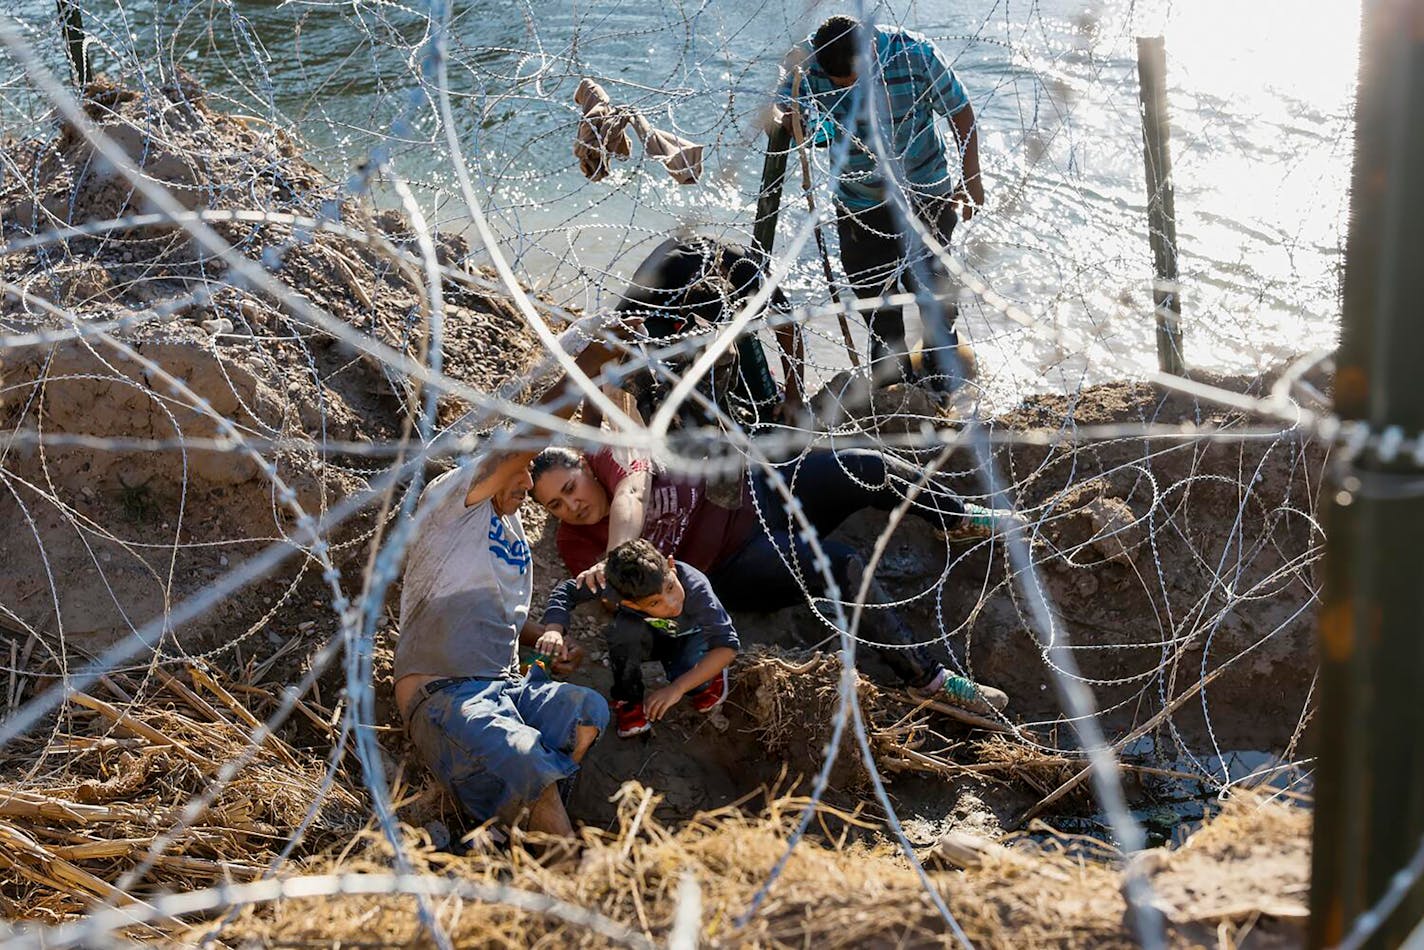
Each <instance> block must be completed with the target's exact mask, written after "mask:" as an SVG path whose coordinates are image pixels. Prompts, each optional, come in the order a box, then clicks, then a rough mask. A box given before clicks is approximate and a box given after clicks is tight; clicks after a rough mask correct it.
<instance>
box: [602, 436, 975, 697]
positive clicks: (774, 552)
mask: <svg viewBox="0 0 1424 950" xmlns="http://www.w3.org/2000/svg"><path fill="white" fill-rule="evenodd" d="M779 468H780V470H781V474H782V477H783V478H785V479H786V481H787V482H788V483H789V484H790V486H791V492H792V494H793V495H794V496H795V497H796V499H797V500H798V501H800V502H801V506H802V508H803V510H804V511H805V513H806V519H807V520H808V521H809V522H810V523H811V525H812V526H813V527H814V528H815V529H816V534H817V535H818V536H819V538H820V543H821V549H822V550H823V551H824V552H825V554H826V557H827V558H828V559H829V561H830V573H831V576H832V577H833V578H835V581H836V584H837V585H838V586H839V587H840V590H841V599H842V600H847V601H848V600H853V599H854V598H855V595H856V593H857V592H858V591H859V590H860V585H861V579H862V577H863V576H864V572H865V560H864V559H863V558H862V557H861V556H860V554H859V553H858V552H857V551H856V550H855V549H854V548H852V547H850V545H848V544H845V543H843V542H840V541H832V540H829V539H827V538H826V535H828V534H830V533H831V532H832V531H834V530H835V529H836V528H838V527H839V526H840V525H841V523H842V522H844V521H845V520H846V519H847V518H849V517H850V516H851V515H853V514H855V513H856V512H858V511H862V510H864V509H866V508H875V509H877V510H879V511H890V510H892V509H893V508H895V507H896V506H897V505H899V504H900V502H901V501H902V500H903V494H902V492H903V489H904V486H903V485H902V486H901V487H900V490H898V491H897V490H896V487H895V483H894V482H893V481H892V476H895V477H898V478H901V479H907V480H909V481H910V482H911V483H914V482H915V481H917V480H918V479H919V473H918V472H917V471H916V470H915V469H914V468H912V467H910V466H909V465H906V464H905V463H903V462H901V461H899V460H898V459H894V458H891V457H889V456H887V455H884V454H883V453H880V452H876V451H874V450H872V449H846V450H842V451H835V450H832V449H822V450H818V451H815V452H810V453H808V454H807V455H806V456H805V457H804V458H801V459H796V460H794V461H790V462H787V463H785V464H783V465H781V466H779ZM752 491H754V492H755V493H756V499H757V504H758V507H759V509H760V511H761V513H762V516H763V519H764V520H765V525H764V526H763V527H761V529H760V530H758V532H757V533H756V534H755V535H754V536H753V537H752V539H751V540H750V541H748V542H747V544H746V546H745V547H743V548H742V549H741V550H740V551H738V552H737V553H736V554H735V555H733V556H732V557H731V558H729V559H727V561H725V562H724V563H723V564H721V565H719V566H718V568H717V570H716V571H714V572H713V573H712V574H711V575H710V578H709V579H710V580H711V582H712V587H713V589H714V590H716V591H717V596H718V597H720V598H721V600H722V603H723V604H724V605H725V606H727V607H729V608H731V609H734V610H761V611H770V610H779V609H781V608H783V607H790V606H792V605H794V604H800V603H804V602H805V597H806V592H810V593H811V594H812V595H813V596H822V595H824V594H825V592H826V583H825V578H824V577H823V576H822V574H821V572H820V571H819V570H817V569H816V567H815V563H816V562H815V558H814V557H813V556H812V554H811V548H810V545H808V544H807V543H806V542H805V541H804V540H802V538H801V537H800V531H801V529H800V527H799V526H798V525H793V524H792V522H791V519H790V516H789V515H788V514H787V512H786V507H785V504H784V502H783V501H782V499H781V496H780V495H779V494H777V493H776V492H775V491H774V490H773V489H771V488H770V487H769V486H768V485H767V484H766V481H765V476H762V475H758V476H756V477H754V478H753V480H752ZM748 503H750V502H748ZM910 511H911V512H912V513H913V514H914V515H916V516H917V517H919V518H921V519H923V520H924V521H926V522H928V523H929V524H931V525H933V526H934V527H936V528H942V527H946V528H953V527H955V526H956V525H957V524H958V522H959V519H961V518H962V517H963V516H964V507H963V506H962V505H961V504H960V502H959V499H958V498H956V497H955V496H954V495H953V494H951V493H949V492H948V491H947V490H945V489H944V488H943V487H942V486H938V485H933V484H932V485H930V486H927V487H926V488H924V489H922V490H921V492H920V494H919V495H917V496H916V499H915V505H914V506H913V507H912V508H911V509H910ZM803 584H804V588H803ZM888 599H889V598H887V597H886V596H885V592H884V590H883V589H882V588H881V587H880V585H879V584H878V583H876V582H874V581H872V582H871V584H870V588H869V590H868V593H867V597H866V603H867V604H875V603H884V602H885V601H886V600H888ZM860 630H861V633H860V636H861V638H862V639H864V640H866V641H867V644H866V645H867V646H868V647H869V648H870V649H872V650H874V651H875V652H876V653H877V654H878V655H879V656H880V658H881V659H883V660H884V661H885V663H886V665H888V666H889V667H890V669H891V670H892V671H894V673H895V674H896V676H898V677H899V678H900V679H901V680H902V681H903V682H904V683H905V684H907V685H910V686H921V685H923V684H925V683H926V682H928V681H929V680H930V679H931V678H932V677H933V676H934V675H935V674H936V673H937V672H938V671H939V666H940V664H939V662H938V661H937V660H935V658H934V657H933V656H932V655H931V654H930V652H929V651H928V650H926V649H925V648H924V647H922V646H911V644H913V643H914V641H916V640H921V639H924V638H923V637H917V636H916V635H915V634H914V632H913V631H912V630H910V628H909V627H908V626H907V625H906V624H905V622H904V620H903V619H901V617H900V615H899V614H898V613H896V612H895V610H894V609H892V608H870V607H867V608H866V609H865V610H864V612H863V613H862V615H861V628H860ZM614 698H615V699H616V698H617V697H616V696H615V697H614Z"/></svg>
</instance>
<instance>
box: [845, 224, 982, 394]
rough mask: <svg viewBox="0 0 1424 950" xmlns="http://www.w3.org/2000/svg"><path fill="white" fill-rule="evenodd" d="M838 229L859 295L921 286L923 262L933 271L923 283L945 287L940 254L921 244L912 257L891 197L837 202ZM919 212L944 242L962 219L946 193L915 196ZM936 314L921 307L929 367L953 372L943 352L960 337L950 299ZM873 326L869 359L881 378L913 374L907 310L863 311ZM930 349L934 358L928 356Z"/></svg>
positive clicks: (935, 288) (928, 369)
mask: <svg viewBox="0 0 1424 950" xmlns="http://www.w3.org/2000/svg"><path fill="white" fill-rule="evenodd" d="M836 212H837V213H836V230H837V231H838V233H839V234H840V239H841V266H842V267H844V268H845V272H846V279H847V280H849V281H850V286H851V290H852V291H854V293H855V296H856V298H857V299H859V300H865V299H869V298H874V297H883V296H889V295H891V294H896V293H914V292H916V291H918V290H919V289H920V282H919V278H918V277H917V275H916V271H917V270H919V266H918V265H919V264H921V263H923V265H924V267H925V268H926V269H927V270H928V272H929V274H930V279H931V281H932V284H931V286H929V287H926V288H924V289H926V290H928V291H930V292H932V293H940V292H942V291H943V290H944V289H945V288H946V287H947V282H948V277H947V274H946V273H945V270H944V267H943V266H942V265H941V264H940V262H939V259H938V258H937V257H935V256H934V255H933V254H930V253H929V251H928V250H927V249H926V248H924V247H923V245H920V253H919V254H918V255H916V256H915V257H914V258H913V259H912V258H910V257H909V256H908V255H907V253H906V246H907V235H906V234H905V229H904V228H903V227H902V226H901V224H900V220H899V215H898V213H897V212H896V211H895V209H894V208H893V207H892V206H891V205H890V204H888V203H886V204H882V205H878V206H877V207H874V208H871V209H870V210H868V211H850V210H848V209H846V208H843V207H841V206H839V205H837V206H836ZM915 214H916V216H917V217H919V219H920V220H921V221H923V222H924V223H925V224H926V225H927V226H928V227H929V228H930V230H931V232H932V233H933V234H934V235H935V238H936V240H938V241H939V242H940V243H941V244H943V245H944V246H945V247H948V246H949V239H950V236H951V235H952V234H953V233H954V226H955V224H956V223H957V222H958V216H957V215H956V214H955V211H954V206H953V205H952V204H951V203H950V201H949V199H948V198H927V199H921V200H918V201H916V202H915ZM938 309H939V313H938V318H937V321H936V314H935V313H933V312H932V311H930V310H929V309H928V308H921V314H920V316H921V319H922V320H923V321H924V323H925V328H924V339H925V352H926V356H927V361H926V367H925V371H926V372H927V373H931V374H938V375H949V374H950V373H952V372H955V368H954V367H953V365H952V363H953V361H952V358H950V357H947V356H941V353H944V352H946V351H948V350H952V348H953V347H954V346H955V345H956V344H957V343H958V342H959V339H958V337H957V335H956V334H955V332H954V319H955V317H956V316H957V308H956V306H955V304H954V303H953V302H952V301H949V300H945V301H943V302H942V303H941V304H940V307H939V308H938ZM865 321H866V323H867V324H868V325H869V327H870V363H871V367H872V371H873V372H874V374H875V379H876V381H877V382H882V383H883V382H894V381H898V379H899V378H900V377H901V376H902V375H903V376H904V378H907V379H908V378H909V365H908V360H907V359H906V357H905V353H906V346H905V315H904V313H903V312H902V309H901V308H900V307H890V306H885V307H877V308H875V309H874V310H870V311H867V312H866V313H865ZM931 355H932V360H931V359H929V357H931Z"/></svg>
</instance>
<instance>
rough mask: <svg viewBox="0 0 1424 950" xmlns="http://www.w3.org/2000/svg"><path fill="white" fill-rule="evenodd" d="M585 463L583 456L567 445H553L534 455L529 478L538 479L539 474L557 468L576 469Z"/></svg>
mask: <svg viewBox="0 0 1424 950" xmlns="http://www.w3.org/2000/svg"><path fill="white" fill-rule="evenodd" d="M582 465H583V456H582V455H580V454H579V453H577V452H575V451H574V450H573V449H571V448H569V447H568V446H567V445H551V446H549V447H548V448H547V449H545V450H544V451H542V452H540V453H539V454H538V455H536V456H534V461H533V463H531V464H530V466H529V478H530V479H531V480H532V481H538V480H539V476H540V475H543V474H544V473H545V472H549V471H553V470H554V469H556V468H570V469H576V468H579V467H580V466H582Z"/></svg>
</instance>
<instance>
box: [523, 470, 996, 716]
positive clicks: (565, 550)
mask: <svg viewBox="0 0 1424 950" xmlns="http://www.w3.org/2000/svg"><path fill="white" fill-rule="evenodd" d="M777 468H778V469H779V471H780V474H781V475H782V477H783V478H784V479H785V480H786V482H787V483H788V484H789V485H790V487H791V494H792V496H793V497H794V498H795V499H796V500H797V502H798V503H799V505H800V507H801V510H802V512H803V513H804V515H805V517H806V519H807V520H808V521H809V522H810V524H811V526H812V527H813V528H814V529H815V531H816V533H817V535H818V536H819V537H820V544H821V549H822V551H824V552H825V554H826V557H827V558H828V560H829V562H830V574H831V577H832V578H833V579H834V580H835V582H836V585H837V586H838V587H839V588H840V590H841V592H842V596H843V597H847V598H848V597H852V596H854V594H855V593H856V592H857V591H859V590H860V584H861V580H862V578H863V576H864V570H865V562H864V560H863V559H862V558H861V556H860V554H859V552H857V551H856V550H855V549H854V548H852V547H851V546H850V545H848V544H845V543H844V542H841V541H836V540H833V539H831V538H829V537H827V536H828V535H829V534H830V533H831V532H832V531H834V530H835V529H836V528H837V527H839V526H840V525H841V523H842V522H844V521H845V520H846V519H847V518H849V517H850V516H851V515H853V514H855V513H856V512H858V511H862V510H864V509H866V508H874V509H877V510H879V511H890V510H892V509H894V508H895V507H896V506H897V505H899V504H900V503H901V502H902V501H903V499H904V495H903V489H904V488H906V487H908V486H909V485H912V484H916V483H918V482H920V481H921V480H922V478H921V475H920V473H919V472H917V471H916V470H915V469H913V468H911V467H910V466H908V465H906V464H905V463H903V462H900V461H899V460H897V459H894V458H892V457H890V456H887V455H885V454H883V453H881V452H877V451H874V450H871V449H844V450H833V449H822V450H817V451H812V452H809V453H807V454H806V455H804V456H802V457H801V458H798V459H795V460H793V461H790V462H785V463H782V464H781V465H778V466H777ZM531 475H532V478H533V482H534V488H533V495H534V500H535V501H537V502H538V503H539V504H541V505H543V506H544V507H545V508H546V509H547V510H548V511H549V513H550V514H552V515H553V516H554V517H556V518H558V519H559V522H560V523H559V529H558V534H557V536H556V541H557V544H558V548H559V554H560V556H561V557H562V559H563V561H564V566H565V567H567V568H568V569H569V572H570V573H572V574H574V575H576V576H577V577H578V578H579V579H580V581H581V582H583V583H584V584H585V585H587V586H590V587H592V588H594V589H597V588H598V586H600V585H601V584H602V583H604V581H605V579H606V570H605V567H604V565H603V564H602V560H603V557H604V555H605V553H606V552H608V551H609V550H611V549H612V548H614V547H616V546H617V545H619V544H621V543H623V542H624V541H627V540H629V539H631V538H635V537H643V538H646V539H647V540H648V541H649V542H651V543H652V545H653V546H654V547H655V548H657V550H659V551H661V552H662V553H664V554H666V555H669V556H671V557H675V558H676V559H677V561H678V562H679V563H680V564H684V565H691V566H692V567H695V568H697V569H698V570H700V571H703V572H705V573H706V574H707V577H708V579H709V581H710V582H711V584H712V588H713V590H715V591H716V592H717V594H718V596H719V597H720V598H721V600H722V602H723V604H725V605H726V606H727V607H728V608H730V609H732V610H760V611H770V610H779V609H781V608H783V607H789V606H793V605H795V604H800V603H804V602H805V601H806V598H807V596H808V594H809V595H810V596H812V597H819V596H823V595H824V594H825V593H826V589H827V585H826V579H825V576H824V574H823V573H822V572H821V571H820V570H818V569H817V568H816V559H815V557H814V556H813V554H812V552H811V548H810V546H809V544H808V543H807V542H806V541H805V539H804V538H802V536H801V527H800V525H798V524H796V523H794V522H793V520H792V518H791V516H790V514H789V512H788V511H787V507H786V505H785V503H784V502H783V500H782V498H781V495H780V494H779V493H778V492H776V491H775V490H774V489H773V488H772V486H771V484H770V483H769V482H768V480H767V477H766V475H765V474H764V473H762V472H757V473H756V474H755V475H753V476H751V477H750V478H749V479H748V484H747V486H746V490H745V491H744V492H743V494H744V495H746V496H748V497H747V498H746V499H745V500H744V501H743V503H742V504H741V506H740V507H738V508H735V509H727V508H723V507H720V506H718V505H714V504H712V502H711V501H710V500H709V498H708V493H707V486H706V484H705V483H704V482H701V481H697V480H688V479H685V478H680V477H677V476H675V475H672V474H670V473H667V472H664V471H662V470H660V469H658V468H657V467H656V466H654V465H653V464H652V463H650V462H649V461H648V460H647V459H645V458H641V457H637V456H632V455H628V454H626V453H617V454H616V453H615V452H614V451H613V450H609V449H603V450H601V451H599V452H597V453H594V454H592V455H587V456H585V455H581V454H579V453H577V452H574V451H573V450H571V449H567V448H563V447H552V448H548V449H545V450H544V451H542V452H540V453H539V454H538V455H537V456H535V458H534V463H533V466H532V468H531ZM910 511H911V513H912V514H914V515H916V516H917V517H919V518H921V519H922V520H924V521H926V522H927V523H929V524H930V525H931V526H933V527H934V528H935V529H937V530H943V531H945V532H946V533H947V535H948V536H949V537H950V538H951V539H955V540H965V539H975V538H979V539H982V538H986V537H989V536H990V535H991V534H992V533H993V532H994V531H995V529H996V528H1003V529H1007V530H1014V529H1017V528H1018V526H1020V525H1021V521H1020V520H1019V517H1018V515H1017V514H1016V513H1014V512H1011V511H1000V510H996V509H991V508H984V507H982V506H979V505H974V504H970V503H968V502H962V501H960V500H959V499H958V498H957V497H955V496H954V495H953V494H952V493H951V492H949V491H948V490H946V489H945V488H944V487H943V486H942V485H940V484H939V483H938V482H936V481H931V482H930V483H929V484H928V485H926V486H925V487H924V488H923V489H922V490H921V491H920V493H919V494H918V495H917V496H916V500H915V503H914V504H913V505H912V506H911V508H910ZM758 513H760V517H758ZM803 584H804V587H803ZM887 599H888V598H887V597H886V596H885V593H884V591H883V590H882V589H881V588H880V585H879V584H878V583H877V582H876V581H874V580H873V579H872V580H871V582H870V587H869V591H868V596H867V603H868V604H872V605H873V604H880V603H884V602H885V601H886V600H887ZM862 637H863V642H865V644H866V645H867V646H868V647H870V648H871V649H873V650H875V652H876V653H877V654H878V655H879V656H880V657H881V658H882V659H883V660H884V661H885V662H886V664H887V665H888V666H889V667H890V669H891V670H892V671H893V672H894V673H895V674H896V676H897V677H898V678H899V680H900V681H901V683H902V684H903V685H904V686H906V687H908V688H909V689H910V692H911V694H912V695H913V696H915V697H916V698H919V699H930V698H935V699H940V700H942V701H945V702H949V703H952V704H954V705H957V706H961V707H963V708H966V709H970V710H972V711H976V712H980V713H984V712H988V711H990V710H993V709H1002V708H1003V707H1004V706H1005V705H1006V704H1007V702H1008V698H1007V697H1006V696H1005V695H1004V694H1003V693H1002V692H1000V691H999V690H997V689H994V688H992V687H989V686H984V685H981V684H977V683H974V682H972V681H971V680H969V679H967V678H966V677H963V676H958V675H955V674H951V673H949V672H948V671H947V670H945V668H944V667H943V666H942V665H941V664H940V663H939V662H938V661H937V660H936V659H935V658H934V657H933V655H932V654H931V653H930V652H929V651H928V650H927V649H926V648H925V647H924V646H923V645H922V644H919V643H917V642H916V641H917V639H918V638H917V637H916V636H915V634H914V632H913V631H912V630H910V628H909V626H908V625H907V624H906V623H905V621H904V620H903V619H902V618H901V617H900V615H899V614H898V613H897V612H896V611H895V610H894V609H893V608H889V607H879V606H872V607H870V608H869V609H867V610H866V611H865V612H864V613H863V614H862Z"/></svg>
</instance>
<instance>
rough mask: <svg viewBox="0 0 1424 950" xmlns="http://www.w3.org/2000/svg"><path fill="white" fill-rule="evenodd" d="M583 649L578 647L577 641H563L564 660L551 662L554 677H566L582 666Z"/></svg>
mask: <svg viewBox="0 0 1424 950" xmlns="http://www.w3.org/2000/svg"><path fill="white" fill-rule="evenodd" d="M583 659H584V653H583V647H581V646H579V645H578V641H577V640H565V641H564V658H563V659H557V658H556V659H555V660H554V661H553V664H552V665H553V668H554V674H555V675H556V676H568V675H569V674H570V673H572V672H573V671H574V670H576V669H578V668H579V667H580V666H582V665H583Z"/></svg>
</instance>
